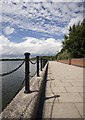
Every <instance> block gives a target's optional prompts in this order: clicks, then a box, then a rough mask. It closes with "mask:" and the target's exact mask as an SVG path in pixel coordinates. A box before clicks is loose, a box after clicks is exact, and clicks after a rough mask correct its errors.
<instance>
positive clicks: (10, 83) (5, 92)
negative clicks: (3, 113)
mask: <svg viewBox="0 0 85 120" xmlns="http://www.w3.org/2000/svg"><path fill="white" fill-rule="evenodd" d="M33 62H34V61H33ZM21 63H22V61H0V74H1V73H7V72H9V71H11V70H13V69H15V68H17V67H18V66H19V65H20V64H21ZM1 66H2V67H1ZM35 72H36V65H33V64H30V74H31V75H34V73H35ZM24 78H25V64H23V66H22V67H21V68H20V69H18V70H17V71H16V72H14V73H12V74H10V75H7V76H3V77H0V98H1V95H2V102H1V99H0V107H1V106H2V109H4V108H5V107H6V106H7V104H8V103H9V102H10V101H11V100H12V99H13V97H14V96H15V95H16V94H17V92H18V91H19V89H20V87H21V84H22V82H23V80H24ZM1 103H2V104H1Z"/></svg>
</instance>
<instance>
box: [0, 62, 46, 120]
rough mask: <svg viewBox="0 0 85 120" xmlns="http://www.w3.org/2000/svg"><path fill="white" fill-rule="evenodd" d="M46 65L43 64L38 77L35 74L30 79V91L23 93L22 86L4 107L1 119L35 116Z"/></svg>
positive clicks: (20, 119) (22, 119)
mask: <svg viewBox="0 0 85 120" xmlns="http://www.w3.org/2000/svg"><path fill="white" fill-rule="evenodd" d="M47 66H48V63H47V64H46V65H45V67H44V69H43V71H41V72H40V77H36V76H35V77H33V78H32V79H31V81H32V82H31V83H30V84H31V85H30V86H31V88H30V89H31V93H29V94H25V93H24V89H25V88H23V89H22V90H21V91H20V92H19V93H18V94H17V95H16V97H15V98H14V99H13V100H12V101H11V103H10V104H9V105H8V106H7V107H6V108H5V109H4V111H3V112H2V113H1V114H0V118H2V120H12V119H15V120H24V119H29V118H33V117H34V116H36V115H35V112H36V111H37V103H38V100H39V95H40V92H41V87H42V82H43V80H44V77H45V73H46V70H47ZM34 109H35V110H36V111H35V110H34ZM33 115H34V116H33Z"/></svg>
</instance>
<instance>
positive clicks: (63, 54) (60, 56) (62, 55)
mask: <svg viewBox="0 0 85 120" xmlns="http://www.w3.org/2000/svg"><path fill="white" fill-rule="evenodd" d="M68 58H69V53H68V52H67V51H63V52H62V53H60V54H58V57H57V60H61V59H68Z"/></svg>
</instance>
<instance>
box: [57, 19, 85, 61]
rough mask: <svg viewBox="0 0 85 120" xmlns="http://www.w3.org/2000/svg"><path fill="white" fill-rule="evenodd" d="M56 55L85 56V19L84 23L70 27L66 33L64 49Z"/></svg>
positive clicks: (61, 57) (62, 56) (60, 56)
mask: <svg viewBox="0 0 85 120" xmlns="http://www.w3.org/2000/svg"><path fill="white" fill-rule="evenodd" d="M56 57H57V59H68V58H82V57H85V19H84V20H83V21H82V23H80V22H79V23H78V24H77V25H75V24H74V25H73V26H72V27H69V34H68V35H64V41H63V42H62V49H61V51H60V52H59V53H58V54H57V55H56Z"/></svg>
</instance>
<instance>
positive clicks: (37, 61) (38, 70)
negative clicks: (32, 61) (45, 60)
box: [37, 56, 39, 77]
mask: <svg viewBox="0 0 85 120" xmlns="http://www.w3.org/2000/svg"><path fill="white" fill-rule="evenodd" d="M37 77H39V56H37Z"/></svg>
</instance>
